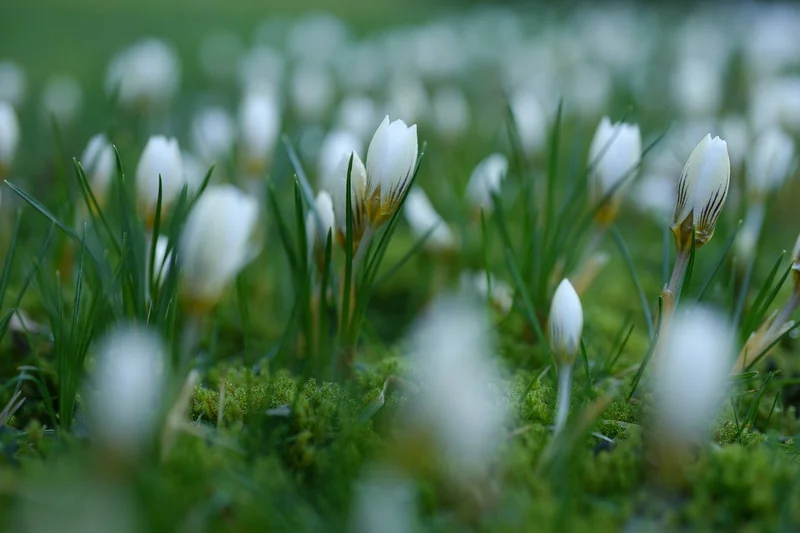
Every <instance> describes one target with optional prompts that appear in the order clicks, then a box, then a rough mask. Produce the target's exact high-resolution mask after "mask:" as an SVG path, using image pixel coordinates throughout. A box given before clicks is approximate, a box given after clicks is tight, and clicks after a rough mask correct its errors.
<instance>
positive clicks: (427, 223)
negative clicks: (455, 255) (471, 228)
mask: <svg viewBox="0 0 800 533" xmlns="http://www.w3.org/2000/svg"><path fill="white" fill-rule="evenodd" d="M403 211H404V213H405V216H406V220H407V221H408V225H409V226H410V227H411V232H412V233H413V234H414V237H415V238H416V239H421V238H423V237H424V236H426V235H427V236H428V237H427V239H426V240H425V247H426V248H428V249H429V250H433V251H437V252H441V251H447V250H452V249H453V247H454V246H455V237H454V235H453V232H452V231H451V230H450V227H449V226H448V225H447V223H446V222H445V221H444V219H443V218H442V217H441V215H440V214H439V213H437V212H436V209H434V207H433V205H432V204H431V201H430V200H429V199H428V196H427V195H426V194H425V191H423V190H422V189H414V190H412V191H409V193H408V198H406V203H405V207H404V208H403Z"/></svg>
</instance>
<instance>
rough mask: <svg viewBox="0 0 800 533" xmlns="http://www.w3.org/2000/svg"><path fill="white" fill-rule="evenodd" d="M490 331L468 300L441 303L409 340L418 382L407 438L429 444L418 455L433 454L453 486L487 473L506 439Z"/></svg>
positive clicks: (424, 318)
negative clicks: (415, 437)
mask: <svg viewBox="0 0 800 533" xmlns="http://www.w3.org/2000/svg"><path fill="white" fill-rule="evenodd" d="M489 329H490V324H489V322H488V320H487V318H486V315H485V314H484V313H483V312H482V310H481V309H480V308H478V307H476V306H474V305H473V304H471V303H470V302H469V300H463V299H460V298H452V297H451V298H442V299H440V300H438V301H436V302H435V303H434V304H433V306H432V307H431V308H430V309H429V311H428V312H427V313H426V315H425V316H424V317H423V318H422V319H420V321H418V322H417V325H416V327H415V328H414V330H413V332H412V334H411V338H410V341H411V351H410V354H409V355H410V357H411V361H412V364H413V365H414V368H416V369H417V370H418V371H419V374H420V378H421V380H422V382H421V391H420V393H419V394H418V395H417V396H416V397H415V398H414V399H413V401H414V402H415V405H413V406H410V408H409V409H408V411H407V412H406V414H407V416H408V420H407V421H406V423H407V424H408V428H409V429H408V430H407V432H406V433H407V434H409V435H414V434H418V435H424V436H425V437H427V438H429V439H431V441H430V442H431V443H432V444H433V445H434V446H435V449H433V450H418V452H419V453H422V454H425V455H426V456H427V455H428V454H430V453H434V454H435V456H436V457H438V460H439V461H441V462H442V463H443V464H444V465H445V473H446V474H448V475H449V476H451V477H452V478H454V480H456V481H468V480H471V479H472V480H474V478H475V477H479V476H481V475H483V474H486V470H487V468H488V466H489V463H490V461H491V460H492V456H493V454H494V452H495V449H496V447H497V445H498V444H499V443H500V442H502V440H503V438H504V435H505V432H504V426H505V423H506V419H507V412H506V407H505V406H504V405H503V403H502V402H500V401H498V399H497V398H496V395H495V394H494V392H493V390H492V386H493V385H494V384H497V383H498V382H499V381H500V374H499V372H498V369H497V368H496V366H495V363H494V361H493V360H492V344H491V342H490V339H489ZM423 442H424V440H423Z"/></svg>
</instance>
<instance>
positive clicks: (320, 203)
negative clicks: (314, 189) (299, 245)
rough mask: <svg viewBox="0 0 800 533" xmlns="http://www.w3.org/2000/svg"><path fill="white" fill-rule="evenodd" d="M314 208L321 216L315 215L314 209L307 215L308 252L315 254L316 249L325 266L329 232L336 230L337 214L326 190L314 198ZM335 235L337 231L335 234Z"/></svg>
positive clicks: (320, 260)
mask: <svg viewBox="0 0 800 533" xmlns="http://www.w3.org/2000/svg"><path fill="white" fill-rule="evenodd" d="M314 208H315V209H316V211H317V215H319V218H317V217H316V216H314V212H313V211H309V212H308V215H306V241H307V243H308V253H309V255H311V254H313V252H314V251H315V250H316V251H317V252H318V253H317V259H318V260H319V263H320V264H322V265H323V266H324V261H325V259H324V257H325V256H324V254H325V246H326V243H327V239H328V232H331V231H334V222H335V216H334V213H333V199H332V198H331V195H330V194H328V193H327V192H326V191H320V193H319V194H317V197H316V199H314ZM333 236H334V237H335V236H336V235H335V232H334V234H333Z"/></svg>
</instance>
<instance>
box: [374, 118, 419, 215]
mask: <svg viewBox="0 0 800 533" xmlns="http://www.w3.org/2000/svg"><path fill="white" fill-rule="evenodd" d="M416 164H417V126H416V124H415V125H413V126H410V127H409V126H407V125H406V123H405V122H403V121H402V120H395V121H394V122H390V121H389V116H388V115H387V116H386V118H384V119H383V122H381V125H380V126H378V130H377V131H376V132H375V135H374V136H373V137H372V141H371V142H370V143H369V149H368V151H367V216H368V217H369V221H370V225H372V226H373V227H374V228H377V227H379V226H380V225H382V224H383V223H385V222H386V221H387V220H389V219H390V218H391V217H392V215H394V213H395V212H396V211H397V209H398V207H400V202H401V201H402V200H403V196H404V195H405V192H406V190H407V189H408V187H409V186H410V185H411V180H412V178H413V177H414V170H415V168H416Z"/></svg>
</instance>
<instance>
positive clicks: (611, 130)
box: [589, 117, 642, 225]
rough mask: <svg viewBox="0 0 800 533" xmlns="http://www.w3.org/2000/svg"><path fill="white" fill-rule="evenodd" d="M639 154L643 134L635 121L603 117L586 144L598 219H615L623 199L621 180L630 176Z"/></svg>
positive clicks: (599, 220) (593, 198)
mask: <svg viewBox="0 0 800 533" xmlns="http://www.w3.org/2000/svg"><path fill="white" fill-rule="evenodd" d="M641 154H642V136H641V134H640V133H639V126H638V125H637V124H625V123H622V122H618V123H616V124H612V123H611V120H609V118H608V117H603V119H602V120H601V121H600V125H598V126H597V131H596V132H595V134H594V139H592V144H591V146H590V147H589V164H590V165H591V166H592V174H591V192H592V203H593V204H594V205H595V206H598V207H599V209H598V211H597V213H596V214H595V219H596V220H597V222H598V223H600V224H603V225H607V224H610V223H611V222H613V221H614V219H615V218H616V217H617V212H618V211H619V205H620V203H621V201H622V186H623V183H624V182H625V181H626V180H627V179H629V178H631V177H632V176H633V173H634V172H635V171H636V167H637V166H638V165H639V161H640V159H641Z"/></svg>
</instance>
